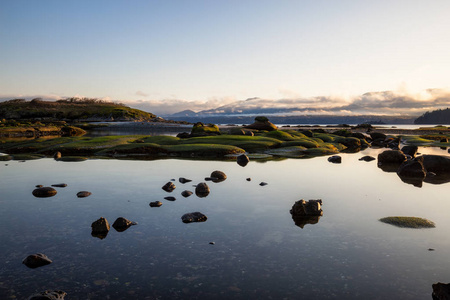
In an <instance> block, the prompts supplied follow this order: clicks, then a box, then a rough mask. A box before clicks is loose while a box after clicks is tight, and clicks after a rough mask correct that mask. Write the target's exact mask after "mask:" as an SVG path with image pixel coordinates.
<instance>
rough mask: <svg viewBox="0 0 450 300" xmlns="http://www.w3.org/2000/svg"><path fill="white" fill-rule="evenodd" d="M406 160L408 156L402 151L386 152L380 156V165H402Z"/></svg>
mask: <svg viewBox="0 0 450 300" xmlns="http://www.w3.org/2000/svg"><path fill="white" fill-rule="evenodd" d="M405 160H406V155H405V154H403V152H402V151H400V150H386V151H384V152H382V153H380V154H378V164H379V165H380V164H401V163H402V162H404V161H405Z"/></svg>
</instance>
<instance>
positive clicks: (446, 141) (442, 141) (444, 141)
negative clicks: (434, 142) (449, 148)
mask: <svg viewBox="0 0 450 300" xmlns="http://www.w3.org/2000/svg"><path fill="white" fill-rule="evenodd" d="M440 142H441V143H448V138H442V139H441V141H440Z"/></svg>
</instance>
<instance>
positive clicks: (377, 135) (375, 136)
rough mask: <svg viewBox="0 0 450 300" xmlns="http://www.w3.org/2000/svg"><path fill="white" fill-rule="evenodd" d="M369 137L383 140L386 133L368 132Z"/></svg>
mask: <svg viewBox="0 0 450 300" xmlns="http://www.w3.org/2000/svg"><path fill="white" fill-rule="evenodd" d="M370 137H371V138H372V140H374V141H375V140H383V141H384V140H385V139H386V137H387V136H386V135H385V134H384V133H381V132H371V133H370Z"/></svg>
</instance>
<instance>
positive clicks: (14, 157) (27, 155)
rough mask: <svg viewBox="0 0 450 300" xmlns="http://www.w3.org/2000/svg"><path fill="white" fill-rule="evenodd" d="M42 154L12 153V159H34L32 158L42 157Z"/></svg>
mask: <svg viewBox="0 0 450 300" xmlns="http://www.w3.org/2000/svg"><path fill="white" fill-rule="evenodd" d="M44 157H45V156H44V155H39V154H31V153H25V154H14V155H13V160H34V159H41V158H44Z"/></svg>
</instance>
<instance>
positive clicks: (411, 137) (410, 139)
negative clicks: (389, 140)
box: [401, 135, 434, 146]
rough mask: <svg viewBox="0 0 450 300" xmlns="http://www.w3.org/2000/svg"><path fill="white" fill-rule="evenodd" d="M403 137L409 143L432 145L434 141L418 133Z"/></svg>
mask: <svg viewBox="0 0 450 300" xmlns="http://www.w3.org/2000/svg"><path fill="white" fill-rule="evenodd" d="M401 138H402V141H403V142H405V143H406V144H407V145H416V146H423V145H430V144H432V143H433V142H434V141H433V140H428V139H423V138H421V137H420V136H418V135H403V136H401Z"/></svg>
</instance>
